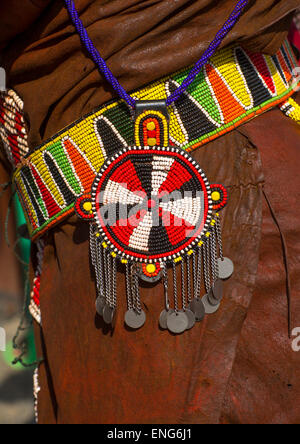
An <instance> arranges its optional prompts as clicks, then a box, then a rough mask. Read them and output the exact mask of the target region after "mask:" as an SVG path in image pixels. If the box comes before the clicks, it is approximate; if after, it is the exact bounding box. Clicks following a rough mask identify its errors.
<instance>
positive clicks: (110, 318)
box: [103, 304, 116, 325]
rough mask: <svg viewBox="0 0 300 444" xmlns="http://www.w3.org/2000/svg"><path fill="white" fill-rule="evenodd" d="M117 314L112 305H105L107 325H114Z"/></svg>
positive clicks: (104, 315) (104, 311) (104, 316)
mask: <svg viewBox="0 0 300 444" xmlns="http://www.w3.org/2000/svg"><path fill="white" fill-rule="evenodd" d="M115 314H116V309H115V308H113V307H110V305H108V304H105V307H104V308H103V321H104V322H105V324H111V325H112V324H113V322H114V317H115Z"/></svg>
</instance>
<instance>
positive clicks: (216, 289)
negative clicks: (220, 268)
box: [212, 279, 224, 302]
mask: <svg viewBox="0 0 300 444" xmlns="http://www.w3.org/2000/svg"><path fill="white" fill-rule="evenodd" d="M223 285H224V284H223V281H222V280H221V279H217V280H216V282H215V283H214V285H213V286H212V294H213V297H214V298H215V299H216V300H217V301H218V302H220V301H221V300H222V299H223V289H224V287H223Z"/></svg>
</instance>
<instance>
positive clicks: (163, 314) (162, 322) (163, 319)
mask: <svg viewBox="0 0 300 444" xmlns="http://www.w3.org/2000/svg"><path fill="white" fill-rule="evenodd" d="M168 313H174V310H173V309H172V308H171V309H170V310H169V311H167V310H163V311H162V312H161V314H160V316H159V326H160V328H162V329H163V330H167V328H168V325H167V317H168Z"/></svg>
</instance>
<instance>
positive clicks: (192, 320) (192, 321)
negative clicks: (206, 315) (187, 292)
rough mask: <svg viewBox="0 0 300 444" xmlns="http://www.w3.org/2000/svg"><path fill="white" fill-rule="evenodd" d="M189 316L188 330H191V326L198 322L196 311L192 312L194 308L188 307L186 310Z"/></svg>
mask: <svg viewBox="0 0 300 444" xmlns="http://www.w3.org/2000/svg"><path fill="white" fill-rule="evenodd" d="M184 313H185V314H186V316H187V318H188V326H187V330H190V329H191V328H193V327H194V325H195V323H196V316H195V313H193V312H192V310H189V309H188V308H187V309H186V310H185V312H184Z"/></svg>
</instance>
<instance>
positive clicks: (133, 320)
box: [125, 309, 146, 330]
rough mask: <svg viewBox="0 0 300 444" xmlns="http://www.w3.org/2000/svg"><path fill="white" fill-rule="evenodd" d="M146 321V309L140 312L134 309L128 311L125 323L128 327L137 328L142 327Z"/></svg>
mask: <svg viewBox="0 0 300 444" xmlns="http://www.w3.org/2000/svg"><path fill="white" fill-rule="evenodd" d="M145 322H146V314H145V312H144V310H141V312H140V313H138V312H137V311H135V310H132V309H131V310H127V311H126V313H125V324H126V325H127V327H129V328H132V329H134V330H137V329H138V328H141V327H142V326H143V325H144V324H145Z"/></svg>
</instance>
